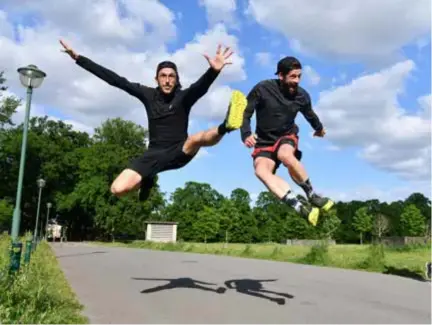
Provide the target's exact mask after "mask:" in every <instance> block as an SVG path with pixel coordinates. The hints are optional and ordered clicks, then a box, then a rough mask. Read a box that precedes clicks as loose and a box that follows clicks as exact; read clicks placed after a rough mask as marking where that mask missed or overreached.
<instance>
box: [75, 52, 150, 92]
mask: <svg viewBox="0 0 432 325" xmlns="http://www.w3.org/2000/svg"><path fill="white" fill-rule="evenodd" d="M75 62H76V64H77V65H79V66H80V67H81V68H83V69H85V70H87V71H89V72H90V73H92V74H94V75H95V76H97V77H99V78H100V79H102V80H103V81H105V82H107V83H108V84H109V85H111V86H114V87H117V88H119V89H121V90H124V91H125V92H127V93H128V94H130V95H132V96H135V97H142V96H143V95H144V94H143V89H142V88H145V87H144V86H142V85H141V84H139V83H136V82H130V81H129V80H127V79H126V78H124V77H121V76H119V75H118V74H116V73H115V72H113V71H111V70H109V69H107V68H105V67H103V66H101V65H99V64H97V63H95V62H93V61H92V60H90V59H89V58H87V57H85V56H82V55H80V56H79V57H78V59H77V60H76V61H75Z"/></svg>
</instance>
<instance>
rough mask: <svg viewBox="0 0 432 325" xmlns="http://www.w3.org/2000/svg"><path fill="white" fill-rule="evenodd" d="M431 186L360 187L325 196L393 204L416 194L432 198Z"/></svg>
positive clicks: (329, 193) (327, 192)
mask: <svg viewBox="0 0 432 325" xmlns="http://www.w3.org/2000/svg"><path fill="white" fill-rule="evenodd" d="M430 191H431V190H430V184H428V183H426V182H422V183H417V182H413V183H407V185H404V186H397V187H389V188H384V187H376V186H359V187H357V188H354V189H350V190H348V191H344V192H342V191H337V190H329V191H324V193H325V195H326V196H328V197H331V198H332V199H334V200H336V201H343V202H347V201H352V200H359V201H366V200H376V199H378V200H380V201H381V202H387V203H391V202H394V201H398V200H405V199H406V198H407V197H408V196H410V195H411V194H412V193H414V192H419V193H422V194H424V195H425V196H426V197H428V198H431V192H430Z"/></svg>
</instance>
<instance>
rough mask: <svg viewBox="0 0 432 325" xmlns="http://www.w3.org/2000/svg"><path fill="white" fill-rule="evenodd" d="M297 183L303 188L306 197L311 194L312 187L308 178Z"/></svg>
mask: <svg viewBox="0 0 432 325" xmlns="http://www.w3.org/2000/svg"><path fill="white" fill-rule="evenodd" d="M297 184H298V186H300V187H301V188H302V189H303V191H304V192H305V193H306V196H307V197H310V196H311V195H312V194H313V188H312V184H311V182H310V180H309V178H308V179H307V180H305V181H304V182H303V183H297Z"/></svg>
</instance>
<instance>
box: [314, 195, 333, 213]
mask: <svg viewBox="0 0 432 325" xmlns="http://www.w3.org/2000/svg"><path fill="white" fill-rule="evenodd" d="M309 202H310V203H311V204H312V205H314V206H316V207H317V208H320V209H321V210H323V211H326V212H327V211H329V210H330V209H331V208H332V207H333V206H334V202H333V201H332V200H330V199H329V198H326V197H322V196H320V195H318V194H315V193H314V194H312V195H311V197H310V198H309Z"/></svg>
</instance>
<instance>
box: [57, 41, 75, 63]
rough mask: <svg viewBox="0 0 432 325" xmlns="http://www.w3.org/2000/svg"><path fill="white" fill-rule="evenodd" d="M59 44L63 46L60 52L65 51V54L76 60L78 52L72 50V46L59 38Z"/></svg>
mask: <svg viewBox="0 0 432 325" xmlns="http://www.w3.org/2000/svg"><path fill="white" fill-rule="evenodd" d="M60 44H61V45H62V46H63V48H64V50H62V52H65V53H67V54H69V56H70V57H71V58H72V59H74V60H76V59H78V56H79V55H78V53H76V52H75V51H74V50H72V48H71V47H70V46H69V45H67V44H66V43H65V41H63V40H60Z"/></svg>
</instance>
